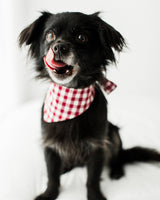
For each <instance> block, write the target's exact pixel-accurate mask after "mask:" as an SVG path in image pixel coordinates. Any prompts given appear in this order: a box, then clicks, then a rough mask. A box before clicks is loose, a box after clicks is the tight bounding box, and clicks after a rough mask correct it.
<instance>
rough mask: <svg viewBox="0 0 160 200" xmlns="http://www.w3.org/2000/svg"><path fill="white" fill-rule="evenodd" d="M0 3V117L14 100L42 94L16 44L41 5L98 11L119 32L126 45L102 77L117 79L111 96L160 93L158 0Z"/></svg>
mask: <svg viewBox="0 0 160 200" xmlns="http://www.w3.org/2000/svg"><path fill="white" fill-rule="evenodd" d="M0 7H1V12H0V20H1V21H0V29H1V31H0V62H1V68H0V91H1V98H0V110H1V113H0V118H2V117H4V116H5V115H6V113H8V112H9V111H10V110H12V109H14V108H15V107H16V106H17V105H18V104H22V103H24V102H26V101H29V100H32V99H35V98H39V97H40V96H42V95H43V92H42V86H43V84H41V82H36V81H34V80H33V71H34V70H33V66H32V64H30V62H29V61H27V59H26V52H25V50H24V49H23V51H20V50H19V49H18V44H17V38H18V35H19V33H20V32H21V30H22V29H23V28H25V26H27V25H28V24H29V23H31V22H32V21H33V20H35V19H36V17H38V16H39V11H42V10H49V11H51V12H54V13H57V12H61V11H82V12H85V13H93V12H96V11H102V14H101V16H102V17H103V19H104V20H106V21H107V22H108V23H110V24H111V25H112V26H114V27H115V28H116V29H117V30H119V31H120V32H121V33H122V35H123V36H124V37H125V38H126V40H127V43H128V47H129V48H128V49H126V50H125V51H124V53H122V54H121V55H120V57H119V63H118V66H117V67H114V66H111V67H109V72H108V77H109V78H110V79H111V80H113V81H114V82H116V83H117V84H118V89H117V91H116V92H115V93H114V94H113V96H112V97H111V98H120V97H121V96H125V95H126V96H128V95H131V96H134V97H136V96H143V97H146V99H147V98H160V78H159V76H160V59H159V57H160V56H159V53H160V37H159V36H160V23H159V19H160V12H159V10H160V1H159V0H141V1H139V0H134V1H128V0H120V1H119V0H95V1H86V0H81V1H74V0H67V1H62V0H58V1H57V0H45V1H43V0H28V1H25V0H14V1H13V0H1V1H0ZM158 109H159V108H158Z"/></svg>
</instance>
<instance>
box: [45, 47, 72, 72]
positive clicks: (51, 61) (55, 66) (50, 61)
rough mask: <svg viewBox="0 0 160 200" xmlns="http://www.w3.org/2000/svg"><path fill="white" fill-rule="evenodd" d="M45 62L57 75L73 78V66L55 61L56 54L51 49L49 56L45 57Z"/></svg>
mask: <svg viewBox="0 0 160 200" xmlns="http://www.w3.org/2000/svg"><path fill="white" fill-rule="evenodd" d="M44 62H45V64H46V66H47V67H48V68H49V69H50V70H52V71H53V72H54V73H55V74H62V75H67V76H71V75H72V72H73V66H71V65H67V64H66V63H64V62H63V61H61V60H55V58H54V52H53V50H52V49H51V48H50V49H49V51H48V53H47V55H46V56H45V57H44Z"/></svg>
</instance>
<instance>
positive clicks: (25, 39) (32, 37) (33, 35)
mask: <svg viewBox="0 0 160 200" xmlns="http://www.w3.org/2000/svg"><path fill="white" fill-rule="evenodd" d="M51 15H52V14H51V13H49V12H42V15H41V16H40V17H39V18H38V19H37V20H35V21H34V22H33V23H32V24H30V25H29V26H28V27H26V28H25V29H24V30H23V31H22V32H21V33H20V35H19V46H20V47H22V45H23V44H25V45H30V49H29V52H30V53H31V56H34V55H35V54H36V51H37V49H38V48H37V45H38V41H39V39H40V37H41V35H42V33H43V29H44V25H45V22H46V20H47V19H48V18H49V17H50V16H51Z"/></svg>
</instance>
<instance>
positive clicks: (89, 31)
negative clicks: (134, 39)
mask: <svg viewBox="0 0 160 200" xmlns="http://www.w3.org/2000/svg"><path fill="white" fill-rule="evenodd" d="M19 41H20V45H22V44H23V43H26V45H30V53H31V55H32V57H33V58H35V59H36V66H37V71H38V72H39V76H40V77H48V78H51V79H52V81H54V82H56V83H58V84H62V85H65V86H68V87H83V86H86V85H89V84H91V83H93V82H95V81H102V79H103V73H102V71H103V70H104V69H105V67H106V65H107V64H108V63H109V62H114V61H115V56H114V53H113V49H114V50H117V51H121V50H122V48H123V46H124V44H125V42H124V39H123V37H122V36H121V34H120V33H119V32H117V31H116V30H115V29H114V28H113V27H111V26H110V25H108V24H107V23H105V22H104V21H102V20H101V19H100V18H99V17H98V14H97V13H96V14H93V15H85V14H82V13H70V12H66V13H60V14H56V15H54V14H51V13H47V12H43V13H42V15H41V16H40V17H39V18H38V19H37V20H36V21H35V22H33V23H32V24H31V25H30V26H28V27H27V28H26V29H24V30H23V31H22V32H21V34H20V38H19ZM49 52H50V53H52V54H53V56H54V59H53V62H52V66H48V65H47V63H46V62H44V58H45V57H48V54H49Z"/></svg>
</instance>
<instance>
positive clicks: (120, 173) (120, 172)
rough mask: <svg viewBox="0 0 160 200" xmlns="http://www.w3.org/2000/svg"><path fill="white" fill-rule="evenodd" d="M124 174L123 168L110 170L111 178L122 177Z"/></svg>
mask: <svg viewBox="0 0 160 200" xmlns="http://www.w3.org/2000/svg"><path fill="white" fill-rule="evenodd" d="M123 176H124V170H123V169H112V170H111V171H110V178H111V179H120V178H121V177H123Z"/></svg>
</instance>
